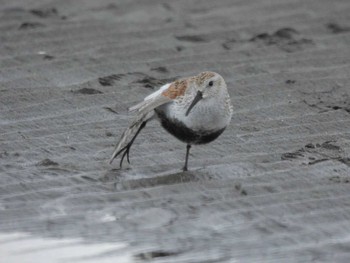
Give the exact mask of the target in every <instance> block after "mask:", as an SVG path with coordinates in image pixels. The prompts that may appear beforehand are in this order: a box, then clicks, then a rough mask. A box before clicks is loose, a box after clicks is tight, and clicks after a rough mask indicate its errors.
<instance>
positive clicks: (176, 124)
mask: <svg viewBox="0 0 350 263" xmlns="http://www.w3.org/2000/svg"><path fill="white" fill-rule="evenodd" d="M156 113H157V115H158V117H159V118H160V121H161V124H162V126H163V128H164V129H165V130H167V131H168V132H169V133H170V134H172V135H173V136H175V137H176V138H177V139H179V140H180V141H183V142H185V143H188V144H205V143H209V142H211V141H214V140H215V139H216V138H217V137H219V135H220V134H221V133H223V132H224V130H225V128H226V127H225V128H223V129H220V130H217V131H211V132H207V131H193V130H191V129H189V128H187V127H186V126H185V125H184V124H183V123H182V122H180V121H178V120H176V119H173V120H169V119H168V118H166V117H165V115H164V113H163V112H160V111H156Z"/></svg>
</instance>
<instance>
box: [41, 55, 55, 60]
mask: <svg viewBox="0 0 350 263" xmlns="http://www.w3.org/2000/svg"><path fill="white" fill-rule="evenodd" d="M43 58H44V59H45V60H53V59H54V58H55V56H52V55H44V56H43Z"/></svg>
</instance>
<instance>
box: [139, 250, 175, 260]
mask: <svg viewBox="0 0 350 263" xmlns="http://www.w3.org/2000/svg"><path fill="white" fill-rule="evenodd" d="M178 254H179V252H172V251H163V250H156V251H151V252H143V253H139V254H136V255H135V257H136V258H137V259H140V260H147V261H148V260H152V259H155V258H162V257H169V256H174V255H178Z"/></svg>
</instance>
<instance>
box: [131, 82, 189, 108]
mask: <svg viewBox="0 0 350 263" xmlns="http://www.w3.org/2000/svg"><path fill="white" fill-rule="evenodd" d="M188 84H189V82H188V80H186V79H180V80H177V81H174V82H172V83H168V84H165V85H164V86H162V87H160V89H159V90H157V91H156V92H154V93H152V94H150V95H148V96H147V97H146V98H145V99H144V100H143V101H142V102H140V103H139V104H137V105H135V106H133V107H131V108H130V109H129V111H137V112H138V113H139V114H145V113H148V112H150V111H151V110H154V109H155V108H157V107H159V106H160V105H163V104H165V103H168V102H171V101H172V100H174V99H176V98H177V97H179V96H183V95H184V93H185V91H186V89H187V87H188Z"/></svg>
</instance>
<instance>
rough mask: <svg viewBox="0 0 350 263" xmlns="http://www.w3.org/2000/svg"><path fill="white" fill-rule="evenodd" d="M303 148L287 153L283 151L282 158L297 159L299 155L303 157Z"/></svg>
mask: <svg viewBox="0 0 350 263" xmlns="http://www.w3.org/2000/svg"><path fill="white" fill-rule="evenodd" d="M304 152H305V151H304V149H299V150H297V151H295V152H289V153H283V154H282V155H281V159H282V160H290V159H297V158H299V157H303V156H304V155H303V153H304Z"/></svg>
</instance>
